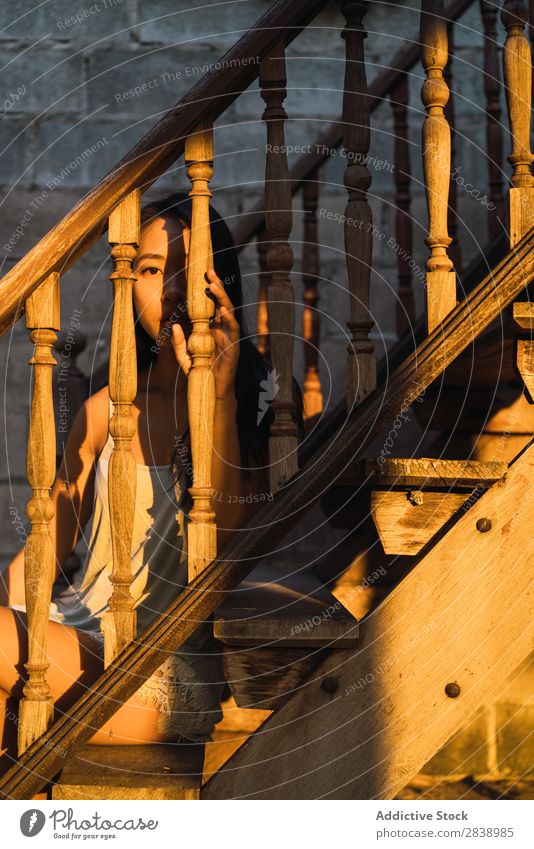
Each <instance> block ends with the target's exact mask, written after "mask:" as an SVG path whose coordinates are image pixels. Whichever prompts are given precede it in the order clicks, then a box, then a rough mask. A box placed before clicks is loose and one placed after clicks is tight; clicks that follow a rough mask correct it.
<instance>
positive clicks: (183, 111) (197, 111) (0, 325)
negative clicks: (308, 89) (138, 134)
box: [0, 0, 330, 334]
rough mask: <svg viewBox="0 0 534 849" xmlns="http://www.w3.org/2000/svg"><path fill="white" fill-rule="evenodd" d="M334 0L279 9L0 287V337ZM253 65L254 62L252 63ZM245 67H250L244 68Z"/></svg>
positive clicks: (282, 1) (305, 0)
mask: <svg viewBox="0 0 534 849" xmlns="http://www.w3.org/2000/svg"><path fill="white" fill-rule="evenodd" d="M329 2H330V0H292V2H291V3H287V2H286V0H277V2H276V3H275V4H274V5H273V6H272V7H271V8H270V9H269V10H268V11H267V12H266V13H265V14H264V15H262V17H261V18H259V20H258V21H257V22H256V23H255V24H254V26H253V27H251V29H249V30H248V32H246V33H245V35H243V36H242V38H240V39H239V41H237V42H236V44H234V45H233V46H232V47H231V48H230V49H229V50H227V52H226V53H225V54H224V55H223V56H222V57H221V58H220V59H219V60H218V62H217V63H216V65H220V66H221V67H220V68H217V67H213V68H212V69H211V70H210V71H208V72H207V73H206V74H205V75H204V76H203V77H202V78H201V79H200V80H199V81H198V83H196V85H194V86H193V88H191V89H190V90H189V91H188V92H187V94H185V95H184V96H183V97H182V98H181V100H179V101H178V103H177V104H176V105H175V106H173V107H172V108H171V109H170V110H169V111H168V112H167V113H166V115H165V116H164V117H163V118H162V119H161V120H160V121H158V123H157V124H156V125H155V126H154V127H153V128H152V129H151V130H149V132H148V133H146V135H145V136H143V138H142V139H141V140H140V141H139V142H138V143H137V144H136V145H135V146H134V147H133V148H132V149H131V150H130V151H129V152H128V153H127V154H126V156H124V157H123V159H121V161H120V162H119V163H118V164H117V165H116V166H115V168H113V169H112V171H110V172H109V173H108V174H107V175H106V176H105V177H104V178H103V179H102V180H101V181H100V182H99V183H98V185H97V186H96V187H95V188H94V189H92V191H91V192H90V193H89V194H88V195H87V196H86V197H85V198H83V199H82V200H81V201H79V203H78V204H76V206H75V207H74V208H73V209H72V210H71V211H70V212H69V213H67V215H66V216H65V217H64V218H62V219H61V221H60V222H59V223H58V224H56V225H55V227H53V228H52V229H51V230H49V232H48V233H47V234H46V235H45V236H43V238H42V239H40V241H39V242H38V243H37V244H36V245H35V246H34V247H33V248H32V249H31V250H30V251H28V253H27V254H26V255H25V256H24V257H23V258H22V259H21V260H20V261H19V262H18V263H17V264H16V265H15V266H14V268H12V269H11V271H9V272H8V273H7V274H6V275H5V276H4V277H3V278H2V280H0V334H1V333H5V331H6V330H7V329H8V328H9V327H10V326H11V325H12V324H14V322H15V321H16V320H17V319H18V318H20V316H21V315H22V312H23V310H24V302H25V300H26V298H27V297H28V295H30V294H31V293H32V292H33V291H34V290H35V289H36V288H37V286H38V285H39V284H40V283H41V282H42V281H43V280H44V279H45V278H46V277H47V276H48V275H49V274H50V273H51V272H53V271H55V272H59V273H60V274H64V273H65V272H66V271H67V270H68V269H69V268H70V267H71V266H72V265H73V264H74V263H75V262H76V260H77V259H79V258H80V257H81V256H83V254H84V253H85V252H86V251H87V250H88V249H89V248H90V247H91V245H93V244H94V243H95V242H96V241H97V240H98V239H99V238H100V236H101V235H102V234H103V232H104V231H105V227H106V222H107V218H108V216H109V214H110V213H111V211H112V210H113V209H114V208H115V206H117V204H118V203H120V201H121V200H123V198H124V197H125V196H126V195H127V194H128V193H129V192H131V191H132V190H133V189H141V191H142V192H145V191H146V190H147V189H148V188H149V186H151V185H152V183H153V182H154V181H155V180H157V179H158V177H161V175H162V174H163V173H165V171H166V170H167V169H168V168H169V167H170V165H172V164H173V162H175V161H176V160H177V159H178V158H179V157H180V156H181V154H182V153H183V151H184V146H185V139H186V138H187V137H188V136H190V135H191V134H192V133H194V132H195V131H196V129H197V127H198V126H199V125H200V124H201V122H202V121H203V120H205V119H211V120H212V121H215V119H216V118H218V117H219V116H220V115H221V114H222V113H223V112H224V111H225V110H226V109H227V108H228V107H229V106H230V104H232V103H233V102H234V100H236V99H237V98H238V97H239V95H240V94H241V93H242V92H243V91H244V90H245V89H246V88H248V86H249V85H250V84H251V83H252V82H253V81H254V80H255V79H256V77H257V76H258V66H259V61H260V60H261V59H263V58H264V57H265V56H266V55H267V54H268V53H269V51H270V50H271V49H272V47H273V46H274V44H275V43H276V42H277V41H278V40H279V39H280V33H282V34H283V35H282V38H283V41H284V45H287V44H290V43H291V42H292V41H293V40H294V39H295V38H296V36H297V35H298V34H299V33H300V32H301V31H302V30H303V29H304V28H305V27H306V26H307V25H308V24H309V23H310V21H312V20H313V18H314V17H315V16H316V15H317V14H318V13H319V12H320V11H321V9H323V8H324V7H325V6H327V5H328V4H329ZM250 59H255V60H256V61H255V62H251V61H250ZM245 60H246V61H245Z"/></svg>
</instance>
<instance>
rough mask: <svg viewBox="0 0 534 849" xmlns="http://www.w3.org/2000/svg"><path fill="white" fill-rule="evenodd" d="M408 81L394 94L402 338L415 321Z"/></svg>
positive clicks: (404, 79)
mask: <svg viewBox="0 0 534 849" xmlns="http://www.w3.org/2000/svg"><path fill="white" fill-rule="evenodd" d="M408 98H409V95H408V77H407V75H406V74H402V76H400V77H399V81H398V82H397V83H396V85H395V86H394V88H393V91H392V92H391V108H392V111H393V127H394V133H395V142H394V156H395V171H394V176H393V179H394V181H395V240H396V242H397V245H398V250H397V275H398V279H399V288H398V300H397V309H396V330H397V336H398V337H399V338H400V337H401V336H402V335H403V334H404V332H405V331H406V330H408V329H409V328H410V327H411V326H412V325H413V323H414V321H415V300H414V293H413V286H412V272H411V270H410V258H411V257H412V256H413V247H412V245H413V238H412V232H413V228H412V214H411V203H412V196H411V165H410V145H409V143H408V103H409V99H408Z"/></svg>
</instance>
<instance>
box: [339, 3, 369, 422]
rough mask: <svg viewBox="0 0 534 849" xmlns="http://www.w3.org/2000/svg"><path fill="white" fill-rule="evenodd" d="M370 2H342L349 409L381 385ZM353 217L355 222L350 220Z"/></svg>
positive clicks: (352, 219)
mask: <svg viewBox="0 0 534 849" xmlns="http://www.w3.org/2000/svg"><path fill="white" fill-rule="evenodd" d="M366 11H367V3H366V2H361V0H357V1H356V2H351V1H349V2H346V0H345V2H342V3H341V12H342V14H343V16H344V17H345V21H346V26H345V28H344V30H343V32H342V33H341V36H342V38H343V39H344V40H345V79H344V85H343V147H344V149H345V156H346V158H347V167H346V168H345V174H344V177H343V182H344V185H345V188H346V189H347V192H348V200H347V204H346V206H345V225H344V226H345V256H346V263H347V276H348V283H349V293H350V320H349V321H348V322H347V325H348V328H349V330H350V331H351V341H350V342H349V344H348V346H347V350H348V362H347V407H348V410H349V412H350V411H351V410H352V409H353V408H354V407H355V406H356V405H358V404H359V403H360V402H361V401H363V399H364V398H365V397H366V396H367V395H369V393H370V392H372V390H373V389H374V388H375V386H376V356H375V349H374V345H373V343H372V342H371V340H370V338H369V333H370V331H371V328H372V327H373V325H374V321H373V320H372V318H371V315H370V312H369V288H370V280H371V261H372V252H373V244H372V242H373V218H372V212H371V207H370V206H369V201H368V199H367V193H368V191H369V187H370V185H371V172H370V171H369V168H368V167H367V165H366V164H365V160H366V157H367V154H368V152H369V145H370V141H371V131H370V123H369V119H370V109H369V96H368V90H367V78H366V73H365V51H364V39H365V38H366V37H367V33H366V32H365V30H364V28H363V19H364V16H365V12H366ZM349 220H350V223H349Z"/></svg>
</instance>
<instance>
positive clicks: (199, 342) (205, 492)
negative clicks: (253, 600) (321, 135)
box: [185, 120, 217, 581]
mask: <svg viewBox="0 0 534 849" xmlns="http://www.w3.org/2000/svg"><path fill="white" fill-rule="evenodd" d="M185 162H186V169H187V176H188V178H189V180H190V182H191V187H192V188H191V191H190V192H189V197H190V198H191V202H192V218H191V237H190V242H189V256H188V267H187V305H188V306H187V309H188V314H189V318H190V319H191V323H192V325H193V327H192V331H191V335H190V337H189V340H188V346H187V350H188V353H189V355H190V357H191V371H190V373H189V377H188V381H187V408H188V415H189V431H190V434H191V459H192V464H193V486H192V487H190V488H189V493H190V495H191V497H192V499H193V507H192V508H191V512H190V519H191V522H190V524H189V528H188V542H187V546H188V570H189V580H190V581H192V580H193V578H195V577H196V576H197V575H198V574H199V572H202V570H203V569H205V568H206V566H208V565H209V563H211V561H212V560H213V559H214V558H215V557H216V555H217V527H216V524H215V511H214V509H213V505H212V496H213V492H214V490H213V487H212V485H211V464H212V454H213V450H212V446H213V427H214V417H215V379H214V374H213V368H212V365H213V357H214V354H215V342H214V340H213V336H212V333H211V329H210V326H209V320H210V318H211V317H212V315H213V313H214V305H213V303H212V301H211V300H210V299H209V298H208V297H207V296H206V294H205V292H204V289H205V288H206V286H207V283H206V280H205V278H204V275H205V273H206V270H207V269H208V268H213V257H212V245H211V230H210V215H209V202H210V198H211V197H212V194H211V191H210V189H209V181H210V180H211V177H212V175H213V126H212V123H211V122H210V121H207V120H206V121H204V122H203V123H202V124H200V125H199V126H198V127H197V130H196V131H195V132H194V133H193V134H192V135H190V136H188V138H187V139H186V142H185Z"/></svg>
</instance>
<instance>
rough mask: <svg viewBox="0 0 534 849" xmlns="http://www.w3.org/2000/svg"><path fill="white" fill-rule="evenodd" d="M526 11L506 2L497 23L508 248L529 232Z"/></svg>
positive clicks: (531, 191) (532, 196)
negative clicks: (502, 33) (507, 147)
mask: <svg viewBox="0 0 534 849" xmlns="http://www.w3.org/2000/svg"><path fill="white" fill-rule="evenodd" d="M527 20H528V10H527V6H526V4H525V3H524V2H523V0H506V2H505V3H504V5H503V8H502V12H501V21H502V24H503V26H504V27H505V29H506V33H507V35H506V41H505V43H504V48H503V79H504V87H505V92H506V106H507V108H508V121H509V124H510V134H511V139H512V152H511V153H510V154H509V156H507V159H508V162H509V163H510V165H512V167H513V174H512V177H511V183H512V188H511V189H510V191H509V212H510V246H511V247H513V246H514V245H515V244H516V243H517V242H518V241H519V240H520V239H521V238H522V237H523V236H524V235H525V233H526V232H527V230H529V229H530V227H531V226H532V223H533V211H534V177H533V175H532V173H531V170H530V166H531V164H532V162H533V161H534V156H533V155H532V153H531V150H530V120H531V102H532V100H531V98H532V56H531V52H530V45H529V43H528V41H527V38H526V36H525V24H526V22H527Z"/></svg>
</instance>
